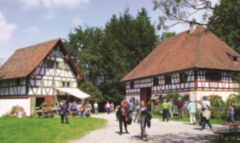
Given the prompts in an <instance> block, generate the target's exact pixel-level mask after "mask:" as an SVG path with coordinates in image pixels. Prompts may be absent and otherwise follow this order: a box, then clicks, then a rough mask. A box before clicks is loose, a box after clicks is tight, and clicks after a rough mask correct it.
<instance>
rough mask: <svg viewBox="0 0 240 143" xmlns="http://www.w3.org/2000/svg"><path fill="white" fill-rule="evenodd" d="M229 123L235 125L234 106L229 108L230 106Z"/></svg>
mask: <svg viewBox="0 0 240 143" xmlns="http://www.w3.org/2000/svg"><path fill="white" fill-rule="evenodd" d="M227 121H228V123H234V122H235V119H234V108H233V106H232V104H229V106H228V110H227Z"/></svg>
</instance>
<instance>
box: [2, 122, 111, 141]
mask: <svg viewBox="0 0 240 143" xmlns="http://www.w3.org/2000/svg"><path fill="white" fill-rule="evenodd" d="M106 122H107V121H106V120H104V119H96V118H70V124H61V123H60V119H59V118H45V119H38V118H22V119H17V118H0V142H1V143H64V142H67V141H69V140H74V139H78V138H80V137H82V136H83V135H85V134H86V133H87V132H89V131H91V130H95V129H98V128H101V127H104V126H105V125H106Z"/></svg>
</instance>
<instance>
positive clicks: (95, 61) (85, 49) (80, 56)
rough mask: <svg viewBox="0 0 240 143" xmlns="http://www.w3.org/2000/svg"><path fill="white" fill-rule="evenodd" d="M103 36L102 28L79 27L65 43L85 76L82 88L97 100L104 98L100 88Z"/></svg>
mask: <svg viewBox="0 0 240 143" xmlns="http://www.w3.org/2000/svg"><path fill="white" fill-rule="evenodd" d="M103 38H104V32H103V31H102V29H99V28H90V27H87V28H85V29H83V28H82V27H77V28H75V30H74V32H72V33H70V34H69V40H68V41H67V42H66V44H65V45H66V48H67V49H68V51H69V52H70V53H71V55H72V56H73V58H74V60H75V62H76V63H77V64H78V67H79V69H81V72H82V74H83V76H84V78H85V82H83V83H81V84H80V88H81V89H82V90H83V91H85V92H87V93H89V94H91V95H92V96H93V98H94V100H97V101H103V100H104V98H103V96H102V92H101V91H100V90H99V88H98V85H99V84H100V80H101V79H100V77H101V71H102V69H101V65H100V64H99V63H100V62H99V61H100V60H101V55H100V54H99V52H100V50H101V47H102V44H101V41H102V39H103Z"/></svg>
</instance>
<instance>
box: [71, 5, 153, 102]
mask: <svg viewBox="0 0 240 143" xmlns="http://www.w3.org/2000/svg"><path fill="white" fill-rule="evenodd" d="M156 41H157V37H156V34H155V29H154V26H153V25H152V24H151V22H150V18H149V17H148V15H147V12H146V10H145V9H142V10H141V11H139V12H138V14H137V16H136V17H134V16H132V15H130V14H129V11H128V9H127V10H126V11H125V12H124V13H123V14H121V15H120V16H118V17H117V16H116V15H113V16H112V18H111V19H110V21H109V22H108V23H107V24H106V25H105V27H104V28H102V29H100V28H89V27H87V28H86V29H84V30H83V29H82V28H81V27H78V28H76V29H75V30H74V32H73V33H70V34H69V40H68V41H67V42H66V47H67V49H68V50H69V51H70V52H71V53H72V55H73V56H74V57H75V58H74V59H75V61H76V62H77V63H78V67H79V68H80V69H81V71H82V73H83V75H84V77H85V80H86V81H88V82H86V83H84V84H81V86H80V88H81V89H83V90H84V91H88V92H89V93H91V94H93V97H94V99H97V100H100V99H103V100H105V101H106V100H111V101H119V100H121V99H122V98H123V97H124V96H123V95H124V84H122V83H120V80H121V79H122V78H123V76H124V75H125V74H127V73H128V72H129V71H130V70H132V69H133V68H134V67H135V66H136V65H137V64H138V63H139V62H140V61H141V60H142V59H143V58H144V57H145V56H146V55H147V54H148V53H149V52H151V51H152V49H153V48H154V47H155V44H156ZM102 97H103V98H102Z"/></svg>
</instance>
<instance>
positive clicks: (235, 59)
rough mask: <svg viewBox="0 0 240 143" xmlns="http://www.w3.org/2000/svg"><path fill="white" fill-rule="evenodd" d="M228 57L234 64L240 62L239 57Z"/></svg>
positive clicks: (229, 55)
mask: <svg viewBox="0 0 240 143" xmlns="http://www.w3.org/2000/svg"><path fill="white" fill-rule="evenodd" d="M227 55H228V57H229V58H230V59H231V60H232V61H233V62H238V58H239V57H237V56H234V55H231V54H227Z"/></svg>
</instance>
